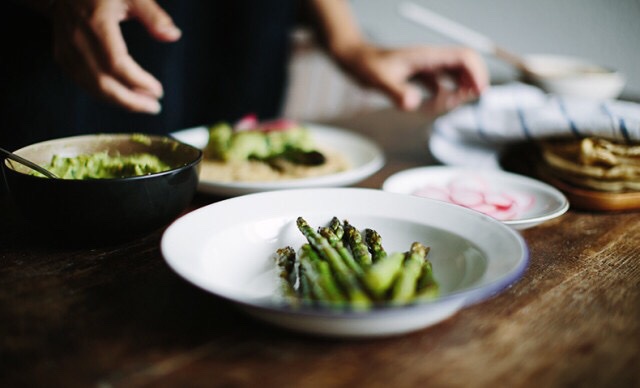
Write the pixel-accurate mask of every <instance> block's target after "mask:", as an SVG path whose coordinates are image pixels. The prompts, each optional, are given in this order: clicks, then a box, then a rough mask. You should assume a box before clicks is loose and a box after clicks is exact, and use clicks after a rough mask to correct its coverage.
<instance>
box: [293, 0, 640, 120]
mask: <svg viewBox="0 0 640 388" xmlns="http://www.w3.org/2000/svg"><path fill="white" fill-rule="evenodd" d="M404 1H405V0H350V2H351V5H352V7H353V9H354V11H355V15H356V17H357V19H358V20H359V22H360V25H361V27H362V29H363V31H364V32H365V34H366V35H367V36H368V38H369V39H371V40H372V41H374V42H377V43H379V44H382V45H394V46H395V45H411V44H438V45H444V44H453V43H456V42H454V41H452V40H450V39H448V38H446V37H443V36H442V35H440V34H438V33H436V32H433V31H431V30H429V29H426V28H425V27H422V26H420V25H418V24H416V23H414V22H412V21H409V20H406V19H405V18H403V17H402V16H401V15H400V14H399V13H398V7H399V5H400V4H401V3H402V2H404ZM412 2H414V3H416V4H418V5H421V6H424V7H426V8H428V9H430V10H432V11H434V12H436V13H438V14H440V15H442V16H445V17H447V18H449V19H452V20H454V21H456V22H459V23H461V24H463V25H465V26H467V27H469V28H471V29H473V30H476V31H478V32H480V33H482V34H484V35H486V36H488V37H489V38H491V39H493V40H494V41H495V42H496V43H497V44H499V45H501V46H502V47H505V48H507V49H509V50H510V51H512V52H514V53H517V54H535V53H546V54H562V55H569V56H575V57H581V58H584V59H587V60H590V61H592V62H595V63H598V64H600V65H603V66H608V67H612V68H616V69H618V70H619V71H621V72H622V73H624V74H625V75H626V77H627V85H626V88H625V90H624V92H623V94H622V98H626V99H634V100H640V70H639V65H640V42H639V40H640V0H560V1H557V0H536V1H523V0H492V1H486V0H484V1H483V0H448V1H436V0H412ZM294 41H295V42H296V50H295V54H294V57H293V59H292V62H291V73H290V74H291V80H290V87H289V93H288V99H287V104H286V107H285V116H287V117H291V118H295V119H300V120H316V121H317V120H324V119H330V118H335V117H343V116H350V115H353V114H357V113H358V112H362V111H366V110H371V109H377V108H380V107H386V106H390V104H389V102H388V100H386V98H384V97H383V96H381V95H379V94H378V93H374V92H371V91H368V90H362V89H361V88H359V87H358V86H357V85H355V84H354V83H352V82H351V80H349V79H348V78H346V77H345V76H344V75H343V74H342V73H341V72H340V71H339V70H338V69H337V68H336V67H335V66H334V65H333V63H331V61H330V60H329V59H328V58H327V57H326V56H325V55H324V54H323V53H322V52H321V51H319V50H317V48H316V47H315V46H314V44H313V39H312V37H311V36H310V35H309V33H308V32H307V31H304V30H301V31H297V32H296V33H295V34H294ZM485 59H486V61H487V64H488V66H489V70H490V72H491V78H492V82H494V83H502V82H507V81H509V80H512V79H513V78H514V77H515V72H514V71H513V69H512V68H511V67H510V66H509V65H507V64H505V63H503V62H502V61H500V60H497V59H495V58H492V57H486V56H485Z"/></svg>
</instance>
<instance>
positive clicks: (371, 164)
mask: <svg viewBox="0 0 640 388" xmlns="http://www.w3.org/2000/svg"><path fill="white" fill-rule="evenodd" d="M305 126H307V127H308V128H309V130H310V131H311V134H312V135H313V137H314V140H315V141H316V143H317V144H318V146H319V147H321V148H326V149H330V150H332V151H335V152H337V153H340V154H342V155H343V156H345V157H346V158H347V160H348V161H349V163H350V164H351V168H350V169H348V170H346V171H341V172H338V173H334V174H328V175H323V176H317V177H310V178H302V179H291V180H280V181H273V182H219V181H213V180H207V179H202V178H201V179H200V182H199V184H198V190H199V191H200V192H203V193H207V194H216V195H224V196H235V195H243V194H250V193H257V192H262V191H272V190H283V189H296V188H310V187H339V186H348V185H352V184H355V183H358V182H360V181H362V180H364V179H365V178H367V177H369V176H371V175H373V174H374V173H376V172H377V171H378V170H380V169H381V168H382V166H384V163H385V157H384V152H383V150H382V148H380V146H378V145H377V144H375V143H374V142H373V141H371V140H369V139H367V138H366V137H364V136H362V135H360V134H358V133H354V132H352V131H349V130H345V129H340V128H335V127H330V126H324V125H318V124H305ZM171 136H172V137H174V138H175V139H177V140H180V141H182V142H183V143H187V144H190V145H192V146H194V147H198V148H200V149H203V148H204V147H205V146H206V145H207V142H208V140H209V132H208V130H207V128H206V127H196V128H190V129H186V130H182V131H177V132H173V133H171Z"/></svg>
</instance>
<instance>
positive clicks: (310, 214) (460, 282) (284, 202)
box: [161, 188, 528, 337]
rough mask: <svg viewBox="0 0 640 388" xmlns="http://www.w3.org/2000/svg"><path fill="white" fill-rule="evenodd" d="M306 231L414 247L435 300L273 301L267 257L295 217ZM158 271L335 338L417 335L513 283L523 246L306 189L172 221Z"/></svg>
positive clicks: (516, 239)
mask: <svg viewBox="0 0 640 388" xmlns="http://www.w3.org/2000/svg"><path fill="white" fill-rule="evenodd" d="M299 216H302V217H303V218H305V219H306V220H307V221H308V222H309V223H310V224H311V225H314V226H319V225H321V224H325V223H328V222H329V220H330V219H331V217H333V216H337V217H339V218H340V219H348V220H349V221H350V222H351V223H352V224H353V225H355V226H356V227H358V228H359V229H364V228H366V227H370V228H374V229H376V230H377V231H378V232H379V233H380V234H381V236H382V239H383V245H384V247H385V249H386V250H387V251H388V252H392V251H405V250H406V249H408V247H409V246H410V244H411V243H412V242H414V241H419V242H422V243H423V244H426V245H428V246H430V247H431V250H430V252H429V259H430V260H431V262H432V264H433V269H434V275H435V278H436V279H437V281H438V282H439V284H440V288H441V296H440V297H439V298H437V299H435V300H433V301H431V302H424V303H420V304H412V305H407V306H402V307H392V306H388V307H376V308H375V309H372V310H369V311H366V312H358V311H336V310H331V309H326V308H325V309H322V308H313V307H299V308H292V307H289V306H285V305H282V304H281V303H278V302H277V300H276V298H275V295H276V289H277V276H276V269H275V264H274V262H273V257H272V255H273V253H274V252H275V250H276V249H278V248H281V247H284V246H287V245H290V246H292V247H295V248H299V247H300V246H301V245H302V243H303V242H305V241H306V240H305V239H304V236H302V234H301V233H300V232H299V231H298V229H297V227H296V225H295V220H296V219H297V217H299ZM161 251H162V255H163V256H164V258H165V260H166V262H167V263H168V265H169V266H170V267H171V268H172V269H173V270H174V271H175V272H176V273H178V274H179V275H180V276H182V277H183V278H184V279H186V280H187V281H189V282H191V283H192V284H194V285H196V286H198V287H201V288H202V289H204V290H207V291H209V292H211V293H212V294H214V295H217V296H219V297H221V298H224V299H227V300H229V301H231V302H233V303H235V304H236V305H237V306H238V307H239V308H240V309H242V310H243V311H245V312H246V313H248V314H251V315H253V316H255V317H257V318H259V319H262V320H264V321H266V322H270V323H272V324H274V325H278V326H281V327H285V328H288V329H291V330H295V331H300V332H305V333H310V334H316V335H322V336H337V337H379V336H389V335H397V334H402V333H407V332H410V331H414V330H418V329H422V328H425V327H428V326H430V325H433V324H435V323H437V322H440V321H442V320H444V319H446V318H448V317H450V316H452V315H453V314H455V313H456V312H457V311H459V310H460V309H461V308H463V307H465V306H468V305H470V304H473V303H477V302H480V301H483V300H485V299H487V298H489V297H491V296H493V295H495V294H496V293H498V292H500V291H502V290H504V289H505V288H506V287H508V286H509V285H511V284H512V283H514V282H516V281H517V280H518V279H519V278H520V277H521V276H522V275H523V273H524V271H525V269H526V266H527V263H528V248H527V245H526V243H525V241H524V240H523V238H522V237H521V236H520V234H519V233H517V232H516V231H515V230H513V229H512V228H509V227H508V226H506V225H504V224H502V223H500V222H498V221H496V220H495V219H493V218H490V217H487V216H485V215H483V214H481V213H478V212H475V211H471V210H469V209H466V208H463V207H460V206H454V205H451V204H448V203H445V202H441V201H434V200H428V199H424V198H419V197H414V196H407V195H402V194H397V193H389V192H385V191H381V190H374V189H363V188H313V189H295V190H282V191H272V192H264V193H257V194H249V195H244V196H239V197H235V198H231V199H227V200H224V201H220V202H217V203H213V204H211V205H208V206H205V207H203V208H200V209H198V210H195V211H193V212H191V213H188V214H186V215H185V216H183V217H181V218H179V219H178V220H176V221H175V222H174V223H173V224H172V225H170V226H169V227H168V228H167V230H166V231H165V233H164V235H163V236H162V241H161Z"/></svg>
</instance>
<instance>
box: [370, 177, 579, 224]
mask: <svg viewBox="0 0 640 388" xmlns="http://www.w3.org/2000/svg"><path fill="white" fill-rule="evenodd" d="M382 189H383V190H385V191H389V192H394V193H401V194H412V195H415V196H419V197H428V198H431V199H438V200H441V201H445V202H453V203H457V204H459V205H462V206H466V207H469V208H474V209H476V210H478V211H481V212H483V213H486V214H489V215H492V216H493V217H495V218H497V219H499V220H500V221H502V222H503V223H505V224H506V225H509V226H510V227H512V228H515V229H526V228H530V227H532V226H535V225H538V224H540V223H542V222H544V221H548V220H550V219H553V218H556V217H559V216H561V215H562V214H564V213H565V212H566V211H567V210H568V209H569V202H568V200H567V198H566V197H565V196H564V195H563V194H562V193H561V192H560V191H559V190H557V189H555V188H554V187H552V186H550V185H548V184H546V183H543V182H540V181H538V180H535V179H532V178H529V177H526V176H522V175H518V174H513V173H508V172H504V171H494V170H489V169H484V170H483V169H475V168H464V167H447V166H435V167H434V166H431V167H418V168H412V169H409V170H405V171H401V172H398V173H396V174H394V175H392V176H390V177H389V178H387V179H386V180H385V181H384V183H383V185H382Z"/></svg>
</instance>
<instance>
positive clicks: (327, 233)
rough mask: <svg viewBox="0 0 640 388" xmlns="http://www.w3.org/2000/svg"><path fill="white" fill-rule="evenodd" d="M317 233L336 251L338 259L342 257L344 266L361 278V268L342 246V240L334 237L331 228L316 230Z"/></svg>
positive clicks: (347, 249) (349, 252)
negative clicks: (338, 255)
mask: <svg viewBox="0 0 640 388" xmlns="http://www.w3.org/2000/svg"><path fill="white" fill-rule="evenodd" d="M318 233H320V235H321V236H322V237H324V238H326V239H327V241H329V244H331V246H332V247H333V248H334V249H335V250H336V251H338V253H339V254H340V257H342V260H343V261H344V262H345V264H347V266H348V267H349V268H350V269H351V270H352V271H353V272H355V273H356V275H358V276H362V274H363V271H362V267H360V265H359V264H358V263H357V262H356V260H355V258H354V257H353V255H352V254H351V251H349V248H347V247H346V246H345V245H344V243H343V242H342V240H341V239H340V238H338V236H336V234H335V233H334V232H333V230H331V228H329V227H323V228H320V229H318Z"/></svg>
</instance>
